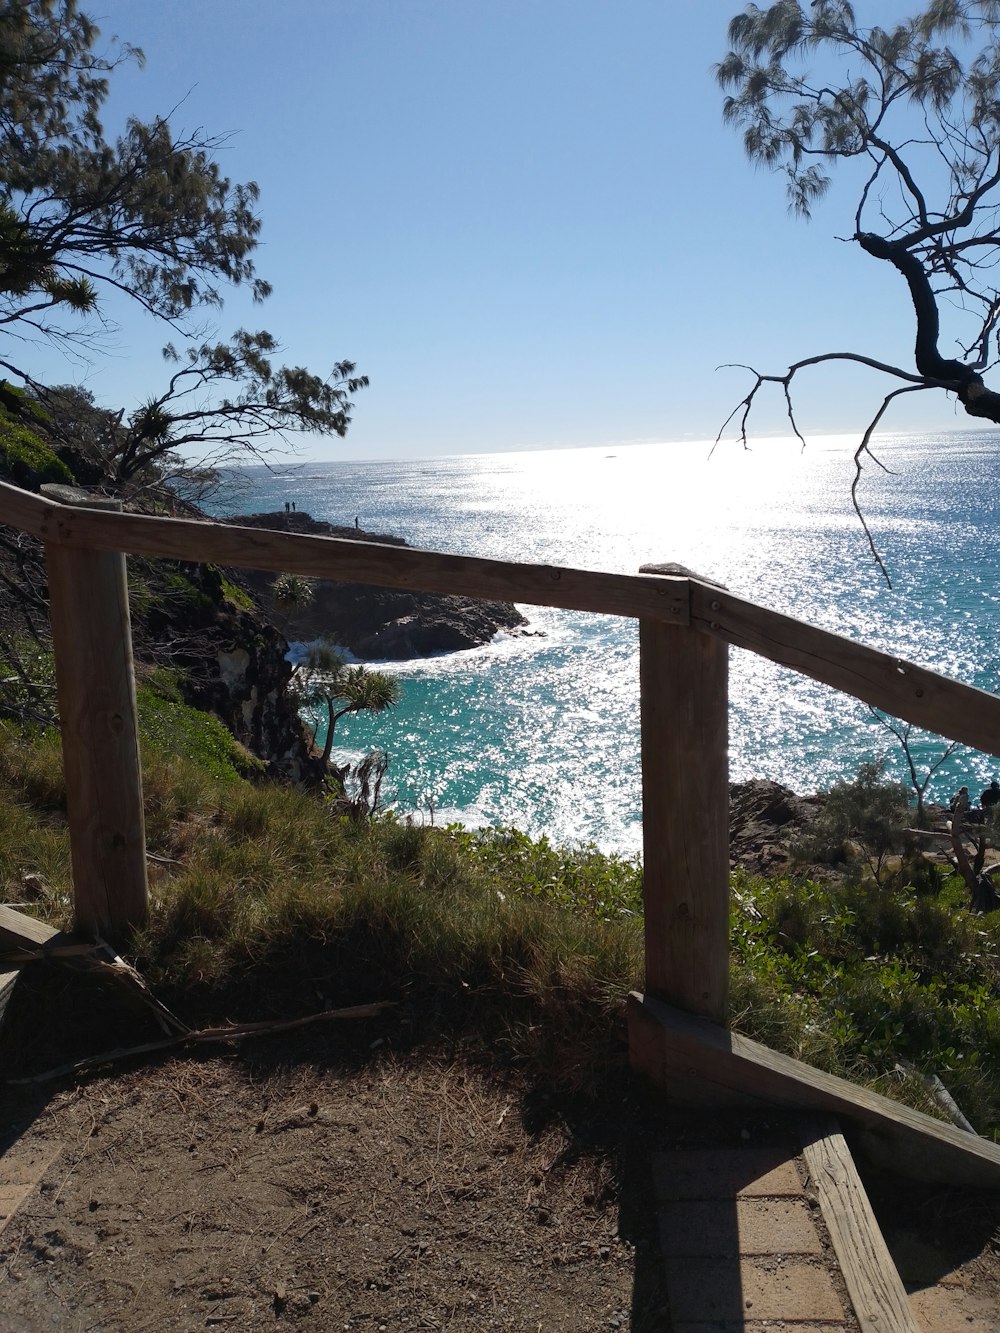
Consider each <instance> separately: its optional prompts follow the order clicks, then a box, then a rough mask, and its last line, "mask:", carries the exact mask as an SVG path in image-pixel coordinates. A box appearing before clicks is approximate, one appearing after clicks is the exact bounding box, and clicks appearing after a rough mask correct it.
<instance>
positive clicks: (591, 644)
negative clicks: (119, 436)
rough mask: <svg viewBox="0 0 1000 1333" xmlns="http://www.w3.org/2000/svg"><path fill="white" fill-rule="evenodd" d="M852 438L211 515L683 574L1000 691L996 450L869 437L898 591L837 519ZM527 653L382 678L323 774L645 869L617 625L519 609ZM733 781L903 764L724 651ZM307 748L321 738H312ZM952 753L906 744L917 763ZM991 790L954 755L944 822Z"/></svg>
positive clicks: (967, 442) (242, 500) (871, 476)
mask: <svg viewBox="0 0 1000 1333" xmlns="http://www.w3.org/2000/svg"><path fill="white" fill-rule="evenodd" d="M856 443H857V440H856V439H855V438H852V437H846V436H840V437H833V436H830V437H825V438H817V439H812V440H810V441H809V443H808V445H807V447H806V448H805V449H803V448H802V447H801V445H800V444H799V443H798V442H797V441H794V440H791V439H768V440H762V441H759V442H758V443H756V444H755V445H754V446H753V447H752V448H751V449H750V450H745V449H743V448H742V447H741V446H740V445H738V444H735V443H723V444H720V445H719V446H718V447H717V448H716V449H714V451H713V450H712V448H711V445H710V444H708V443H705V442H682V443H663V444H642V445H631V446H615V447H610V448H586V449H559V450H550V451H541V452H512V453H502V454H474V455H466V456H462V457H447V458H440V459H420V460H409V461H399V462H385V461H382V460H378V461H369V462H366V461H333V462H323V463H316V462H306V463H301V464H294V465H292V466H289V467H282V468H280V469H279V470H277V471H270V470H268V469H266V468H246V469H241V470H239V472H238V473H233V474H230V475H228V477H227V480H228V481H229V483H231V488H230V489H229V490H228V492H227V494H226V499H225V504H217V505H216V506H215V508H216V511H217V512H218V513H220V514H224V513H226V512H229V513H240V512H243V513H249V512H255V511H261V510H280V509H283V507H284V502H285V501H294V502H295V504H296V507H297V508H298V509H300V510H305V511H307V512H308V513H310V514H312V516H313V517H314V518H318V519H326V520H328V521H329V522H331V523H338V524H353V523H354V519H355V516H357V517H358V519H359V521H360V525H361V527H363V528H365V529H368V530H369V531H374V532H387V533H395V534H398V535H399V536H402V537H405V538H406V539H407V541H408V542H410V544H411V545H413V546H419V547H424V548H427V549H436V550H441V551H453V552H458V553H461V554H466V555H480V556H493V557H497V558H502V559H515V560H526V561H539V562H546V563H549V562H551V563H558V564H565V565H572V566H575V567H578V568H585V569H604V570H612V571H616V572H622V573H634V572H636V571H637V570H638V568H639V566H640V565H642V564H645V563H647V562H651V561H653V562H662V561H668V560H669V561H677V562H679V563H681V564H683V565H686V566H688V567H689V568H691V569H693V570H696V571H697V572H699V573H701V574H704V575H706V576H707V577H709V578H711V579H714V580H715V581H717V582H720V583H723V584H725V585H726V586H727V587H728V588H730V589H731V590H732V591H733V592H735V593H738V594H740V595H741V596H743V597H748V598H751V599H753V600H755V601H758V602H760V603H762V604H763V605H765V606H769V607H773V608H775V609H777V610H780V611H785V612H788V613H790V614H792V615H796V616H799V617H801V618H802V619H803V620H806V621H809V622H810V623H812V624H815V625H821V626H823V627H824V628H826V629H829V630H834V631H836V632H837V633H840V634H845V635H847V636H848V637H851V638H854V639H858V640H861V641H864V642H867V643H870V644H872V645H874V646H876V647H879V648H882V649H884V650H886V651H888V652H891V653H894V654H897V655H899V656H901V657H906V658H909V659H910V660H912V661H915V662H918V663H920V664H921V665H924V666H928V667H931V668H934V669H936V670H939V671H942V672H945V673H946V674H948V675H951V676H954V677H955V678H956V679H958V680H962V681H967V682H969V683H971V684H974V685H978V686H980V687H981V688H983V689H987V690H990V691H994V690H996V689H997V688H998V686H1000V591H998V582H997V577H996V565H997V550H996V546H997V537H998V523H997V520H998V505H1000V432H997V431H981V432H954V433H951V434H940V435H920V436H902V435H899V436H884V437H882V438H881V439H880V440H879V441H878V444H877V446H876V453H877V455H878V457H879V458H880V459H881V461H882V463H883V464H884V467H885V469H886V470H882V469H880V468H878V467H876V466H875V465H874V464H872V463H871V462H870V461H869V462H866V466H865V470H864V474H863V477H862V481H861V486H860V490H859V496H860V499H861V502H862V507H863V509H864V512H865V515H866V518H867V520H868V523H869V526H870V528H871V531H872V534H873V537H874V539H875V542H876V544H877V546H878V549H879V551H880V554H881V555H882V557H883V559H884V562H885V565H886V567H887V569H888V571H889V574H890V576H891V580H892V587H891V588H890V587H889V586H888V585H887V583H886V581H885V579H884V578H883V576H882V573H881V571H880V570H879V568H878V566H877V565H876V563H875V561H874V559H873V557H872V554H871V551H870V549H869V546H868V542H867V538H866V537H865V534H864V532H863V530H862V528H861V525H860V523H859V521H858V518H857V516H856V514H855V513H854V511H853V509H852V507H851V499H850V487H851V482H852V479H853V476H854V463H853V459H852V454H853V450H854V448H855V446H856ZM521 609H522V611H523V612H524V614H525V615H526V616H527V618H528V620H529V628H530V629H531V630H532V631H534V633H533V634H532V635H530V636H516V635H500V636H499V637H498V639H497V640H496V641H494V642H493V643H492V644H490V645H489V646H487V647H485V648H482V649H476V650H473V651H471V652H465V653H456V654H451V655H447V656H441V657H435V658H431V659H424V660H419V661H412V662H402V663H396V662H394V663H391V664H389V665H388V668H387V669H389V670H391V671H393V672H395V673H396V674H397V676H398V677H399V678H400V680H401V683H402V686H403V698H402V702H401V704H400V706H399V707H398V708H397V709H396V710H394V711H393V712H391V713H387V714H383V715H381V716H378V717H366V716H365V715H363V714H359V715H357V716H354V717H345V718H343V719H342V720H341V721H340V722H339V723H338V725H337V731H336V743H335V746H334V753H335V755H336V756H337V757H338V760H339V762H341V763H343V762H346V761H348V760H354V759H356V758H357V757H359V756H360V755H361V754H363V753H364V752H365V751H366V750H367V749H369V748H370V747H372V746H378V747H380V748H382V749H385V750H386V751H387V752H388V754H389V757H390V767H389V770H388V774H387V777H386V782H385V787H384V795H385V796H386V797H387V799H388V802H389V803H390V804H392V805H394V806H396V807H397V808H399V809H400V810H402V811H404V812H411V813H414V814H415V815H416V817H418V818H422V819H425V820H430V819H432V818H433V820H434V821H435V822H436V823H438V824H445V823H450V822H461V823H463V824H466V825H469V826H480V825H486V824H502V825H511V826H515V827H517V828H519V829H522V830H524V831H525V832H528V833H531V834H534V835H536V836H537V835H541V834H546V835H548V836H549V837H550V838H551V839H552V840H553V841H557V842H560V843H569V842H572V843H575V842H581V841H586V842H591V841H592V842H594V843H596V844H597V845H598V846H599V847H600V848H602V849H603V850H606V851H613V852H618V853H622V854H625V855H629V854H632V853H633V852H635V851H637V850H638V849H639V847H640V845H641V837H642V828H641V792H640V766H639V715H638V707H639V671H638V636H637V630H636V625H635V622H634V621H629V620H621V619H618V618H615V617H607V616H595V615H586V614H583V613H578V612H570V611H557V610H549V609H544V608H536V607H522V608H521ZM730 670H731V676H730V776H731V779H732V780H733V781H744V780H746V779H749V778H753V777H767V778H772V779H774V780H775V781H777V782H781V783H784V784H785V785H786V786H788V787H791V788H793V789H794V790H796V791H799V792H812V791H817V790H822V789H825V788H828V787H829V786H830V784H831V783H833V782H835V781H837V780H839V779H844V778H851V777H853V776H854V774H855V773H856V772H857V769H858V765H859V764H860V763H861V762H862V761H863V760H865V759H867V758H871V757H878V756H884V758H885V760H886V764H887V769H888V772H889V773H890V774H891V775H893V776H897V777H899V778H900V779H901V780H905V779H906V777H907V774H906V769H905V761H904V758H903V754H902V751H901V749H900V747H899V745H898V743H897V742H896V741H895V740H894V739H893V737H892V736H891V735H890V734H889V733H888V731H887V730H886V729H885V727H884V726H883V725H881V724H880V723H879V722H877V721H876V720H875V719H874V718H873V717H872V715H871V712H870V710H869V709H868V708H866V707H865V706H864V705H863V704H861V703H859V702H857V701H856V700H853V699H849V698H847V697H846V696H843V695H839V694H837V693H835V692H834V691H831V690H829V689H827V688H826V687H824V686H821V685H818V684H815V683H813V682H811V681H808V680H806V679H805V678H803V677H800V676H798V675H796V674H795V673H793V672H790V671H786V670H784V669H782V668H780V667H776V666H773V665H772V664H771V663H769V662H766V661H764V660H763V659H761V658H758V657H756V656H755V655H753V654H750V653H746V652H744V651H742V650H739V649H734V650H732V653H731V666H730ZM321 738H322V732H321ZM944 746H945V742H944V741H942V740H940V739H939V738H937V737H933V736H929V735H927V734H926V733H915V744H914V749H915V752H916V754H917V755H918V757H919V759H920V761H921V763H923V764H925V765H928V764H931V763H933V762H934V761H935V760H936V759H937V758H938V757H939V756H940V754H941V752H942V750H943V749H944ZM998 769H1000V764H998V763H996V762H995V761H993V760H992V759H991V758H990V757H988V756H986V755H982V754H979V753H977V752H975V751H972V750H969V749H965V748H963V749H961V750H960V751H958V752H957V753H956V754H954V755H953V756H951V758H949V759H948V761H947V762H946V763H945V764H944V765H943V766H942V767H941V768H940V769H939V770H938V771H937V772H936V774H935V776H934V778H933V779H932V783H931V787H930V790H929V795H930V796H931V798H938V799H940V798H942V797H945V796H947V795H948V794H949V793H950V792H952V791H953V790H955V788H956V787H957V786H959V785H960V784H961V783H962V782H965V783H968V784H969V786H970V787H971V788H973V789H974V790H978V786H979V785H985V784H986V783H987V782H988V781H989V779H990V778H991V777H992V776H994V774H995V773H997V771H998Z"/></svg>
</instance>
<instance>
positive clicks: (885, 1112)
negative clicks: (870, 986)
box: [628, 993, 1000, 1189]
mask: <svg viewBox="0 0 1000 1333" xmlns="http://www.w3.org/2000/svg"><path fill="white" fill-rule="evenodd" d="M628 1033H629V1056H630V1059H631V1062H632V1066H633V1068H634V1069H636V1070H638V1071H639V1072H640V1073H643V1074H645V1075H646V1076H647V1077H648V1078H650V1079H651V1080H652V1081H653V1082H654V1083H655V1084H657V1086H658V1087H660V1088H661V1089H663V1091H664V1092H665V1093H666V1095H667V1097H668V1099H669V1100H671V1101H674V1102H677V1103H679V1104H682V1105H687V1106H699V1107H717V1106H753V1107H760V1106H762V1105H763V1106H787V1107H792V1108H796V1109H799V1110H805V1111H822V1112H828V1113H830V1114H832V1115H836V1116H838V1117H839V1118H840V1119H841V1120H842V1121H847V1122H849V1124H850V1125H851V1126H852V1130H853V1132H852V1141H854V1142H856V1144H857V1146H858V1147H859V1148H860V1149H861V1150H862V1151H864V1152H865V1153H866V1154H867V1155H869V1156H870V1157H871V1158H872V1160H873V1161H875V1162H877V1163H878V1164H879V1165H880V1166H884V1167H887V1168H888V1169H890V1170H893V1171H897V1172H899V1173H900V1174H902V1175H906V1176H910V1177H912V1178H913V1179H916V1180H925V1181H931V1182H935V1183H939V1184H946V1185H959V1186H964V1187H968V1188H972V1189H1000V1146H998V1145H997V1144H995V1143H990V1142H988V1141H987V1140H986V1139H982V1138H979V1137H978V1136H977V1135H974V1134H969V1133H967V1132H966V1131H965V1130H961V1129H957V1128H956V1127H955V1126H954V1125H950V1124H945V1122H944V1121H942V1120H935V1119H934V1118H933V1117H932V1116H929V1115H924V1114H922V1113H921V1112H920V1111H913V1110H911V1109H910V1108H909V1107H908V1106H902V1105H901V1104H900V1103H898V1102H894V1101H890V1099H889V1098H888V1097H881V1096H879V1094H878V1093H875V1092H869V1091H868V1090H867V1089H866V1088H859V1087H857V1086H855V1084H853V1083H849V1082H848V1081H847V1080H846V1079H842V1078H837V1077H836V1076H835V1075H833V1074H827V1073H824V1072H823V1071H822V1070H821V1069H813V1068H812V1067H811V1066H810V1065H806V1064H803V1063H802V1062H801V1061H800V1060H793V1059H792V1057H791V1056H788V1055H781V1054H780V1053H779V1052H777V1051H772V1050H769V1049H768V1048H767V1047H766V1046H762V1045H761V1044H760V1043H759V1042H756V1041H751V1040H750V1038H749V1037H743V1036H740V1034H739V1033H736V1032H730V1031H727V1030H726V1029H725V1028H722V1027H720V1026H718V1025H717V1024H715V1023H711V1022H709V1021H707V1020H706V1019H704V1018H697V1017H694V1016H693V1015H691V1014H685V1013H682V1012H681V1011H680V1010H679V1009H675V1008H672V1007H671V1006H669V1005H666V1004H663V1003H662V1002H661V1001H659V1000H657V999H656V998H655V997H653V996H651V995H645V996H644V995H640V994H638V993H633V994H632V995H630V996H629V1001H628Z"/></svg>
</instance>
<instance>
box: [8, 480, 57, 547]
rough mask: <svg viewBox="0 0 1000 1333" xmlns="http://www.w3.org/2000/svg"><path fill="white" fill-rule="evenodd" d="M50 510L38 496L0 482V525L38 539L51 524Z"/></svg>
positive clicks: (45, 502)
mask: <svg viewBox="0 0 1000 1333" xmlns="http://www.w3.org/2000/svg"><path fill="white" fill-rule="evenodd" d="M50 509H51V506H50V504H49V502H48V501H47V500H44V499H43V498H42V497H41V496H40V495H34V494H32V492H31V491H22V490H21V488H20V486H11V485H10V483H9V482H0V523H4V524H6V525H7V526H8V527H10V528H17V529H18V530H19V531H20V532H30V533H31V535H32V536H33V537H39V538H40V537H41V536H42V533H43V532H44V531H45V529H46V526H47V525H48V524H49V523H50V522H51V519H50V515H49V511H50Z"/></svg>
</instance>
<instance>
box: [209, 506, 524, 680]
mask: <svg viewBox="0 0 1000 1333" xmlns="http://www.w3.org/2000/svg"><path fill="white" fill-rule="evenodd" d="M230 521H231V522H233V523H237V524H239V525H241V526H243V527H252V528H270V529H273V530H274V531H277V532H297V533H308V534H310V535H316V536H323V537H344V538H348V539H350V540H351V541H362V542H377V543H379V544H380V545H387V546H407V545H408V543H407V542H406V541H404V540H403V538H401V537H395V536H391V535H388V534H386V533H375V532H366V531H365V530H364V529H359V528H353V527H336V526H334V525H333V524H331V523H325V522H322V521H321V520H318V519H314V518H312V517H311V516H310V515H309V514H306V513H302V512H293V513H280V512H279V513H271V514H241V515H239V516H238V517H235V518H233V519H231V520H230ZM242 577H243V578H244V579H245V581H246V583H247V585H248V587H249V588H250V589H251V591H252V592H253V594H254V595H255V597H257V598H258V599H259V601H260V604H261V606H262V608H263V609H264V611H265V613H266V615H267V616H268V618H269V619H270V620H272V621H273V623H274V624H275V625H277V626H278V627H279V629H280V630H281V631H282V633H284V635H285V636H286V638H288V639H290V640H297V641H299V642H303V643H309V642H312V641H313V640H315V639H319V638H327V639H330V640H332V641H333V642H334V643H335V644H337V645H338V647H341V648H346V649H348V650H349V651H350V652H351V653H352V654H353V655H354V656H355V657H357V658H359V659H361V660H363V661H371V660H375V659H377V660H380V661H403V660H405V659H407V658H412V657H429V656H431V655H432V654H434V653H451V652H458V651H461V650H462V649H466V648H477V647H480V646H482V645H483V644H486V643H489V642H490V640H491V639H492V638H493V637H494V636H495V635H496V634H497V633H498V631H500V630H506V631H508V632H517V631H523V629H524V627H525V626H526V624H527V621H526V620H525V618H524V616H522V615H521V613H520V612H519V611H518V609H517V608H516V607H515V606H514V604H513V602H481V601H478V600H475V599H473V598H471V597H451V596H445V595H443V594H437V593H425V592H410V591H409V590H407V589H404V588H377V587H372V586H371V585H369V584H364V583H342V582H339V581H335V580H333V579H316V580H313V581H312V597H311V599H310V600H309V602H308V603H305V604H303V605H299V606H289V605H288V604H286V603H281V602H279V601H278V600H276V599H275V597H274V595H273V588H274V581H275V575H273V574H267V573H262V572H258V571H253V570H247V571H242Z"/></svg>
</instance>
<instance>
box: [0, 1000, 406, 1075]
mask: <svg viewBox="0 0 1000 1333" xmlns="http://www.w3.org/2000/svg"><path fill="white" fill-rule="evenodd" d="M394 1004H395V1001H394V1000H377V1001H376V1002H375V1003H374V1004H356V1005H352V1006H350V1007H348V1008H346V1009H324V1010H323V1012H322V1013H318V1014H306V1015H305V1017H304V1018H289V1019H279V1020H277V1021H273V1022H270V1021H269V1022H263V1023H232V1024H228V1025H226V1026H225V1027H219V1028H202V1029H201V1030H200V1031H198V1032H180V1033H178V1034H177V1035H176V1036H173V1037H166V1038H164V1039H163V1040H162V1041H148V1042H144V1043H143V1045H141V1046H119V1047H116V1048H115V1049H114V1050H112V1051H103V1052H102V1053H101V1054H100V1055H91V1056H88V1057H87V1059H86V1060H76V1061H73V1062H71V1063H70V1064H65V1065H57V1066H56V1067H55V1068H53V1069H46V1070H45V1071H44V1073H41V1074H32V1075H31V1077H30V1078H7V1079H4V1080H3V1081H4V1082H5V1083H10V1084H18V1085H21V1084H28V1083H47V1082H49V1081H50V1080H51V1079H54V1078H63V1077H64V1076H66V1075H68V1074H84V1073H88V1072H89V1071H90V1070H92V1069H99V1068H100V1067H101V1066H102V1065H109V1064H117V1062H118V1061H119V1060H128V1059H129V1058H130V1057H132V1056H135V1055H149V1054H151V1053H152V1052H154V1051H167V1050H178V1049H180V1048H182V1047H184V1046H194V1045H196V1044H200V1043H201V1042H212V1041H242V1040H243V1038H244V1037H264V1036H268V1035H270V1034H271V1033H272V1032H290V1031H291V1030H292V1029H293V1028H301V1027H306V1026H307V1025H309V1024H311V1023H322V1022H326V1021H330V1020H333V1019H341V1018H344V1019H346V1018H376V1017H377V1016H378V1015H379V1014H381V1013H382V1012H383V1010H385V1009H390V1008H392V1007H393V1005H394Z"/></svg>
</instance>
